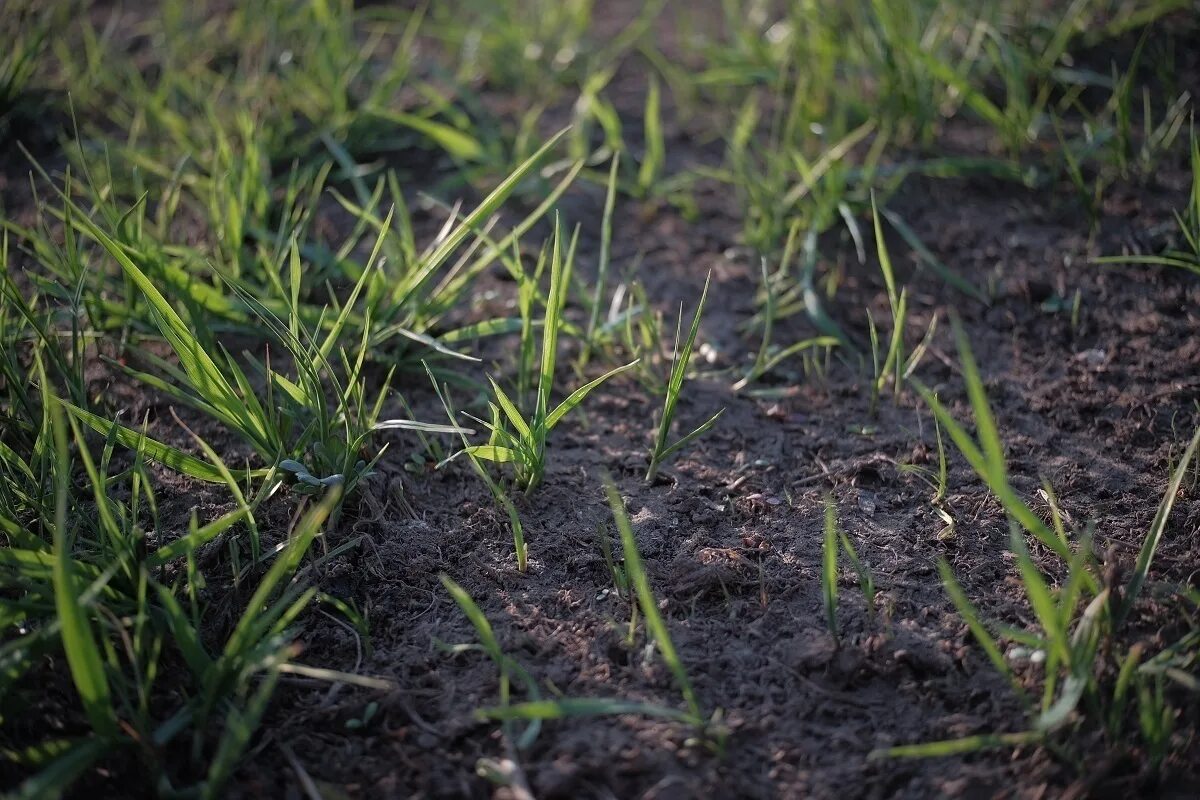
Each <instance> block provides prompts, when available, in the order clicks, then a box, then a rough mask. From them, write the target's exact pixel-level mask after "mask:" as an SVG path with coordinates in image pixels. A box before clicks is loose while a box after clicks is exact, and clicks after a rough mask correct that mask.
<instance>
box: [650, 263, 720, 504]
mask: <svg viewBox="0 0 1200 800" xmlns="http://www.w3.org/2000/svg"><path fill="white" fill-rule="evenodd" d="M711 280H712V275H711V273H710V274H709V275H708V277H706V278H705V279H704V289H703V291H701V292H700V301H699V302H698V303H697V304H696V313H695V314H693V315H692V324H691V326H690V327H689V328H688V333H687V338H686V339H684V340H683V344H682V345H680V343H679V326H680V325H682V324H683V306H682V305H680V307H679V321H678V325H677V326H676V329H675V348H674V358H673V359H672V361H671V376H670V378H669V379H668V380H667V386H666V391H665V392H664V393H663V409H662V413H661V415H660V416H659V418H658V433H657V434H656V435H655V437H654V446H653V447H652V448H651V450H650V467H649V468H648V469H647V470H646V482H647V483H653V482H654V478H655V477H656V476H657V475H658V469H659V467H660V466H661V465H662V463H663V462H664V461H666V459H668V458H670V457H671V456H672V455H673V454H674V453H676V452H678V451H679V450H682V449H683V448H684V447H687V446H688V445H689V444H691V443H692V442H693V441H695V440H696V439H698V438H700V437H701V436H703V435H704V434H705V433H707V432H708V431H709V430H711V429H712V427H713V425H715V424H717V419H719V418H720V416H721V414H723V413H725V409H721V410H720V411H718V412H717V413H715V414H713V415H712V416H711V417H709V418H708V419H706V420H705V421H704V422H702V423H700V424H699V425H698V426H696V427H695V428H694V429H693V430H691V431H690V432H688V433H686V434H684V435H683V436H681V437H680V438H679V439H678V440H677V441H675V442H671V441H670V436H671V424H672V423H673V422H674V421H675V412H676V410H677V406H678V404H679V396H680V394H681V393H682V392H683V382H684V380H685V378H686V376H687V370H688V364H689V363H690V362H691V358H692V348H694V347H695V345H696V334H697V333H698V332H699V331H700V315H701V314H702V313H703V312H704V301H705V300H706V299H707V298H708V284H709V282H710V281H711Z"/></svg>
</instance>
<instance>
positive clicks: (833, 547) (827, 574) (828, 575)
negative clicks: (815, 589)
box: [821, 497, 838, 639]
mask: <svg viewBox="0 0 1200 800" xmlns="http://www.w3.org/2000/svg"><path fill="white" fill-rule="evenodd" d="M837 554H838V523H837V508H836V507H835V506H834V504H833V498H831V497H826V498H825V538H824V541H823V543H822V546H821V599H822V602H823V603H824V606H825V627H827V628H828V629H829V633H830V635H831V636H833V638H834V639H837V638H838V624H837V603H838V563H837Z"/></svg>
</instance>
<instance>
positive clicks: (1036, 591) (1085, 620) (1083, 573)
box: [875, 327, 1200, 767]
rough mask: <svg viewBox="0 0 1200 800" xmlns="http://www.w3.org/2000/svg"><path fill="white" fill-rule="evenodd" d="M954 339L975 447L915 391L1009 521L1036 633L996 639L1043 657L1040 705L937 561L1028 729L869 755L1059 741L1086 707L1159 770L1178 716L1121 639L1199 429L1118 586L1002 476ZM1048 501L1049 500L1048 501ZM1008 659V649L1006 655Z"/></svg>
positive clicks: (982, 406) (993, 437) (987, 419)
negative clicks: (1051, 564) (1034, 546)
mask: <svg viewBox="0 0 1200 800" xmlns="http://www.w3.org/2000/svg"><path fill="white" fill-rule="evenodd" d="M956 332H957V334H958V347H959V357H960V359H961V361H962V368H963V378H964V380H965V382H966V389H967V394H968V397H969V399H970V405H971V408H972V412H973V415H974V418H975V427H976V430H977V431H978V433H977V436H978V441H973V440H972V438H971V437H970V435H969V434H968V433H967V432H966V430H965V429H964V428H963V427H962V426H961V425H960V424H959V423H958V422H957V421H956V420H955V419H954V418H953V417H952V416H951V415H950V413H949V412H948V411H947V410H946V408H945V407H944V406H943V405H942V404H941V403H940V402H939V401H938V400H937V398H936V397H934V396H933V394H932V393H931V392H930V391H929V390H928V389H927V388H925V387H923V386H919V387H918V391H920V392H921V394H922V396H923V398H924V399H925V402H926V403H927V404H928V405H929V407H930V409H931V410H932V412H933V413H934V415H935V416H936V417H937V419H938V421H939V422H940V423H941V424H942V425H943V426H944V427H945V428H946V430H947V431H948V432H949V434H950V437H951V439H952V440H953V441H954V443H955V444H956V446H957V447H958V449H959V452H960V453H961V454H962V455H963V457H965V458H966V459H967V461H968V462H969V463H970V464H971V467H972V469H973V470H974V471H975V473H976V474H977V475H978V476H979V477H980V478H981V479H982V480H983V482H984V484H985V485H986V486H987V488H988V489H989V490H990V491H991V493H992V494H993V495H994V496H995V497H996V499H997V500H998V501H999V502H1000V503H1001V505H1003V506H1004V509H1005V511H1006V512H1007V514H1008V516H1009V521H1010V531H1011V535H1010V539H1009V541H1010V544H1009V550H1010V552H1011V553H1012V554H1013V555H1014V557H1015V561H1016V565H1017V570H1018V574H1019V576H1020V581H1021V587H1022V590H1023V593H1024V595H1025V598H1026V599H1027V601H1028V603H1029V606H1030V608H1031V609H1032V612H1033V614H1034V617H1035V618H1036V620H1037V623H1038V627H1039V628H1040V632H1038V633H1034V634H1030V633H1028V632H1026V631H1023V630H1019V629H1014V628H1004V629H1002V632H1003V636H1005V637H1007V638H1010V639H1012V640H1014V641H1016V642H1020V643H1021V644H1022V645H1023V646H1024V647H1025V648H1027V650H1026V651H1025V652H1035V653H1038V654H1040V659H1041V661H1042V662H1043V664H1042V670H1041V671H1042V675H1043V676H1044V677H1043V679H1042V687H1041V699H1040V701H1039V700H1036V699H1035V698H1031V697H1028V696H1027V694H1026V680H1024V679H1022V677H1021V676H1019V675H1018V674H1017V673H1016V672H1015V671H1014V670H1013V669H1012V667H1011V666H1010V664H1009V661H1010V658H1009V657H1008V656H1006V654H1005V652H1004V651H1003V650H1002V647H1001V644H1000V641H999V640H998V639H997V637H996V636H995V635H994V634H993V633H992V631H991V630H990V629H989V626H988V625H987V624H986V623H985V622H984V621H983V620H982V618H981V617H980V614H979V612H978V610H977V609H976V608H975V606H974V605H973V604H972V603H971V601H970V600H969V599H968V597H967V595H966V593H965V592H964V590H963V588H962V586H960V584H959V582H958V581H957V579H956V578H955V576H954V572H953V570H952V568H951V567H950V566H949V564H948V563H946V562H945V561H944V560H943V561H942V562H941V563H940V564H939V572H940V574H941V577H942V581H943V583H944V584H945V587H946V591H947V593H948V594H949V595H950V598H951V600H952V601H953V603H954V605H955V607H956V608H957V609H958V612H959V614H960V615H961V616H962V617H963V619H964V620H965V621H966V623H967V625H968V627H969V628H970V630H971V633H972V635H973V636H974V638H975V639H976V641H977V642H979V644H980V645H981V647H982V648H983V651H984V652H985V653H986V655H987V657H988V659H989V660H990V661H991V663H992V665H993V666H994V667H995V668H996V670H997V671H999V672H1000V673H1001V674H1002V675H1004V676H1005V677H1006V678H1007V679H1008V680H1009V682H1010V683H1011V684H1012V686H1013V688H1014V690H1015V691H1016V692H1017V693H1018V695H1019V696H1020V697H1021V698H1022V699H1023V700H1024V702H1025V705H1026V710H1027V712H1028V715H1029V717H1030V723H1031V724H1030V730H1029V731H1027V732H1021V733H1017V734H1001V735H994V736H984V737H971V738H968V739H964V740H960V741H957V742H951V741H945V742H930V743H926V744H922V745H905V746H901V747H897V748H891V749H887V750H880V751H876V753H875V755H876V756H878V757H884V756H889V757H897V756H903V757H912V756H938V755H945V754H947V753H951V752H969V751H972V750H978V749H981V748H984V747H995V746H1010V745H1014V744H1020V743H1025V742H1030V741H1042V740H1045V739H1048V738H1051V737H1061V736H1064V735H1066V734H1067V733H1069V732H1070V731H1072V730H1074V729H1076V728H1077V727H1078V726H1080V725H1083V724H1087V723H1085V719H1088V718H1089V715H1086V714H1085V713H1081V712H1082V710H1083V709H1089V710H1092V711H1091V714H1092V715H1094V716H1095V717H1096V718H1097V721H1102V722H1103V723H1105V726H1106V727H1105V729H1104V733H1105V735H1106V736H1107V737H1108V738H1109V740H1110V741H1114V742H1116V741H1120V740H1121V739H1122V738H1124V737H1127V736H1130V735H1140V737H1141V742H1142V744H1143V746H1144V747H1145V748H1146V750H1147V752H1148V753H1149V761H1150V763H1151V765H1153V766H1154V767H1157V766H1158V765H1159V764H1161V761H1162V758H1163V757H1164V755H1165V749H1164V748H1165V747H1166V742H1167V740H1168V738H1169V736H1170V726H1171V724H1172V722H1173V720H1174V718H1175V713H1174V711H1173V710H1172V709H1171V708H1170V706H1169V704H1168V700H1167V695H1166V693H1165V691H1164V683H1163V681H1164V675H1163V674H1162V673H1158V674H1155V673H1154V672H1152V671H1150V670H1145V669H1144V668H1143V667H1142V666H1140V665H1139V662H1141V660H1142V658H1143V657H1144V656H1143V648H1142V646H1141V645H1140V644H1138V645H1133V646H1132V647H1130V648H1128V649H1127V650H1125V651H1124V652H1122V651H1121V648H1120V646H1119V644H1118V642H1119V640H1118V638H1117V637H1118V636H1119V634H1120V632H1121V628H1122V626H1123V625H1125V624H1126V622H1127V620H1128V617H1129V614H1130V613H1131V611H1132V610H1133V609H1134V608H1135V607H1136V605H1137V603H1138V601H1139V597H1140V595H1141V592H1142V589H1143V587H1144V585H1145V582H1146V579H1147V576H1148V575H1149V573H1150V569H1151V565H1152V564H1153V561H1154V557H1155V555H1156V553H1157V552H1158V549H1159V546H1160V544H1161V542H1162V537H1163V532H1164V530H1165V529H1166V525H1167V520H1168V518H1169V517H1170V514H1171V509H1172V507H1173V505H1174V503H1175V499H1176V497H1177V496H1178V494H1179V489H1180V486H1181V485H1182V483H1183V481H1184V479H1185V478H1186V476H1187V472H1188V467H1189V465H1190V463H1191V461H1192V459H1193V458H1194V457H1195V454H1196V451H1197V449H1198V448H1200V429H1197V431H1196V433H1195V434H1194V435H1193V436H1192V437H1191V441H1190V443H1189V444H1188V446H1187V448H1186V450H1185V451H1184V453H1183V455H1182V457H1181V458H1180V460H1179V462H1178V464H1177V465H1176V466H1175V469H1174V471H1173V473H1172V474H1171V476H1170V479H1169V481H1168V485H1167V489H1166V492H1165V494H1164V496H1163V499H1162V501H1161V503H1160V504H1159V507H1158V511H1157V513H1156V514H1155V516H1154V519H1153V521H1152V522H1151V524H1150V527H1149V529H1148V530H1147V532H1146V534H1145V536H1144V538H1143V539H1142V544H1141V547H1140V548H1139V551H1138V557H1137V560H1136V562H1135V563H1134V565H1133V569H1132V571H1131V572H1130V574H1129V576H1128V578H1127V580H1125V582H1124V585H1121V586H1118V585H1116V584H1115V583H1113V581H1111V580H1110V579H1108V578H1106V577H1105V576H1104V575H1103V574H1101V570H1100V568H1099V565H1098V564H1097V563H1096V561H1095V556H1094V555H1093V552H1092V546H1091V543H1092V539H1093V536H1094V532H1093V531H1092V530H1090V529H1089V530H1086V531H1084V532H1083V533H1082V535H1081V537H1080V539H1079V541H1078V542H1077V543H1075V544H1072V543H1071V542H1070V540H1069V538H1068V535H1067V531H1066V530H1065V528H1064V526H1063V524H1062V518H1061V514H1060V513H1059V511H1058V509H1057V505H1056V504H1055V503H1053V500H1052V506H1051V507H1052V510H1053V514H1052V522H1053V525H1052V526H1047V525H1046V523H1044V522H1043V521H1042V519H1041V518H1040V517H1039V516H1038V515H1037V514H1036V513H1035V512H1034V511H1033V510H1032V509H1031V508H1030V507H1029V506H1028V505H1027V504H1026V503H1025V501H1023V500H1022V499H1020V497H1019V496H1018V495H1017V493H1016V492H1015V491H1014V490H1013V488H1012V486H1011V484H1010V483H1009V481H1008V478H1007V475H1006V472H1005V469H1004V454H1003V446H1002V444H1001V441H1000V438H999V435H998V432H997V431H998V429H997V425H996V422H995V420H994V418H993V416H992V413H991V410H990V408H989V406H988V402H987V397H986V394H985V391H984V387H983V382H982V379H981V378H980V375H979V371H978V368H977V367H976V365H975V359H974V356H973V355H972V353H971V349H970V346H969V345H968V344H967V341H966V338H965V336H964V335H963V333H962V329H961V328H958V327H956ZM1050 496H1051V498H1053V495H1050ZM1026 536H1029V537H1031V538H1032V540H1033V541H1035V542H1037V543H1039V544H1041V545H1042V546H1044V547H1045V548H1046V549H1047V550H1048V551H1050V552H1052V553H1053V554H1054V555H1056V556H1057V557H1058V559H1059V564H1060V567H1061V568H1062V571H1063V573H1064V574H1065V577H1064V578H1063V579H1062V580H1061V582H1060V584H1059V586H1058V587H1056V588H1052V585H1051V583H1050V582H1049V581H1048V580H1047V576H1046V575H1045V574H1044V572H1043V570H1042V569H1041V568H1040V567H1039V566H1038V565H1037V564H1036V563H1035V562H1034V560H1033V557H1032V556H1031V552H1030V547H1029V544H1027V541H1026ZM1081 608H1082V611H1080V609H1081ZM1012 652H1013V651H1011V650H1010V651H1009V653H1010V654H1011V653H1012ZM1185 682H1186V681H1185ZM1134 686H1135V687H1136V698H1133V697H1131V693H1130V689H1131V687H1134ZM1133 704H1136V712H1132V711H1131V707H1132V705H1133ZM1130 716H1134V717H1135V719H1136V726H1135V725H1133V724H1131V721H1130V719H1129V717H1130Z"/></svg>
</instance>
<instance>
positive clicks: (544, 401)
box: [460, 226, 637, 494]
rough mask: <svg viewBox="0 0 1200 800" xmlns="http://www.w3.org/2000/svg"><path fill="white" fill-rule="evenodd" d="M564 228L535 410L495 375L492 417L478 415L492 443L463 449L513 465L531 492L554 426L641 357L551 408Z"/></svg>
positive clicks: (567, 262) (565, 268)
mask: <svg viewBox="0 0 1200 800" xmlns="http://www.w3.org/2000/svg"><path fill="white" fill-rule="evenodd" d="M562 239H563V235H562V229H561V227H559V226H556V228H555V236H554V241H553V244H552V247H551V255H550V288H549V291H548V293H547V295H546V314H545V318H544V319H543V321H542V348H541V360H540V365H539V369H538V382H537V387H536V389H535V394H534V406H533V410H532V413H531V414H529V416H528V417H526V415H525V414H523V413H522V411H521V409H519V408H518V407H517V405H516V404H515V403H514V402H513V401H512V399H511V398H510V397H509V396H508V394H507V393H506V392H505V391H504V390H503V389H502V388H501V387H500V384H498V383H497V382H496V381H495V380H494V379H493V380H491V387H492V400H491V401H490V402H489V403H488V407H489V409H490V410H491V420H490V421H488V420H483V419H479V418H477V417H476V418H475V420H476V422H478V423H479V424H480V425H482V426H483V427H484V428H486V429H487V430H488V431H489V434H490V436H489V440H488V443H487V444H482V445H471V446H469V447H466V448H464V449H463V450H461V451H460V453H463V454H466V455H468V456H470V457H471V458H473V459H479V460H482V461H491V462H493V463H497V464H511V465H512V467H513V479H514V482H515V483H516V485H517V487H518V488H520V489H521V490H522V491H524V492H525V493H526V494H528V493H530V492H532V491H533V490H534V489H535V488H537V486H538V484H540V483H541V482H542V476H543V475H544V473H545V469H546V441H547V437H548V436H549V434H550V431H551V430H553V429H554V427H555V426H556V425H558V423H559V422H560V421H562V419H563V417H565V416H566V415H567V414H569V413H570V412H571V411H572V410H574V409H575V408H576V407H578V406H579V404H580V403H582V402H583V400H584V399H585V398H586V397H587V396H588V395H589V394H591V392H592V391H593V390H594V389H595V388H596V387H598V386H599V385H600V384H602V383H604V382H605V381H607V380H608V379H609V378H612V377H614V376H615V375H619V374H621V373H622V372H625V371H627V370H629V369H631V368H633V367H634V366H635V365H636V363H637V362H636V361H634V362H631V363H629V364H626V365H624V366H622V367H617V368H615V369H612V370H609V371H608V372H606V373H604V374H603V375H601V376H600V377H598V378H595V379H594V380H591V381H589V382H588V383H586V384H584V385H583V386H581V387H579V388H578V389H576V390H575V391H574V392H572V393H571V394H570V395H568V396H567V398H566V399H564V400H563V401H562V402H560V403H559V404H558V405H557V406H554V407H553V408H551V403H550V392H551V388H552V387H553V385H554V370H555V364H556V361H557V358H558V345H559V342H558V337H559V331H560V329H561V327H562V324H563V319H562V312H563V308H564V306H565V304H566V299H567V289H568V287H569V285H570V274H571V269H572V265H573V258H574V256H573V253H574V248H573V247H571V248H569V249H568V250H567V252H566V254H565V257H564V253H563V248H562Z"/></svg>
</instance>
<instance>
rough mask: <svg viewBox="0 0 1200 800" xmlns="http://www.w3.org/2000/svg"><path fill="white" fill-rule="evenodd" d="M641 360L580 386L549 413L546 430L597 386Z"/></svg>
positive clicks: (610, 371) (634, 365)
mask: <svg viewBox="0 0 1200 800" xmlns="http://www.w3.org/2000/svg"><path fill="white" fill-rule="evenodd" d="M639 361H641V359H637V360H634V361H631V362H629V363H628V364H625V365H624V366H620V367H617V368H616V369H611V370H609V371H608V372H606V373H604V374H603V375H601V376H600V377H599V378H596V379H595V380H593V381H588V382H587V383H585V384H584V385H583V386H580V387H579V388H578V389H576V390H575V391H573V392H571V394H570V395H568V397H567V399H565V400H563V401H562V402H561V403H559V404H558V406H557V407H556V408H555V409H554V410H553V411H551V412H550V414H549V415H547V417H546V430H548V431H549V430H551V429H552V428H554V426H555V425H557V424H558V423H559V420H561V419H562V418H563V417H564V416H566V415H567V414H568V413H569V412H570V411H571V410H572V409H574V408H575V407H576V406H578V405H579V404H580V403H582V402H583V401H584V399H585V398H586V397H587V396H588V395H589V394H591V392H592V390H593V389H595V388H596V387H597V386H599V385H600V384H602V383H604V382H605V381H606V380H608V379H609V378H612V377H615V376H617V375H620V374H621V373H622V372H625V371H627V370H630V369H633V368H634V367H636V366H637V365H638V362H639Z"/></svg>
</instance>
